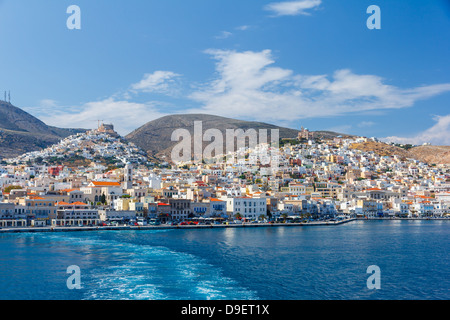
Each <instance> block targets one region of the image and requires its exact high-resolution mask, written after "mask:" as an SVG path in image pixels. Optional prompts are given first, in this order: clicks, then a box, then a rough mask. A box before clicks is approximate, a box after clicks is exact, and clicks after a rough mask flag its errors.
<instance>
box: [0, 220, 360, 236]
mask: <svg viewBox="0 0 450 320" xmlns="http://www.w3.org/2000/svg"><path fill="white" fill-rule="evenodd" d="M355 220H357V219H356V218H348V219H343V220H336V221H311V222H290V223H280V222H274V223H265V222H262V223H224V224H211V225H195V224H194V225H164V224H162V225H144V226H128V225H127V226H81V227H79V226H59V227H11V228H2V229H0V233H11V232H14V233H18V232H74V231H102V230H118V231H119V230H163V229H211V228H262V227H265V228H271V227H308V226H336V225H341V224H344V223H348V222H351V221H355Z"/></svg>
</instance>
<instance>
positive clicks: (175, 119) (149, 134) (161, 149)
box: [125, 114, 298, 159]
mask: <svg viewBox="0 0 450 320" xmlns="http://www.w3.org/2000/svg"><path fill="white" fill-rule="evenodd" d="M194 121H202V129H203V132H205V131H206V130H208V129H218V130H220V131H221V132H222V134H223V137H224V140H225V136H226V135H225V132H226V129H234V130H235V129H243V130H248V129H255V130H256V131H257V132H258V130H259V129H267V134H268V138H267V140H268V142H270V129H279V136H280V138H296V137H297V134H298V130H294V129H289V128H283V127H278V126H275V125H272V124H267V123H262V122H255V121H243V120H236V119H231V118H225V117H219V116H214V115H207V114H178V115H170V116H165V117H162V118H159V119H156V120H153V121H150V122H148V123H147V124H145V125H143V126H142V127H140V128H138V129H136V130H135V131H133V132H131V133H130V134H128V135H127V136H126V137H125V138H126V139H127V140H129V141H131V142H133V143H135V144H136V145H137V146H139V147H140V148H142V149H144V150H146V151H147V152H148V154H149V156H150V157H155V158H158V159H163V158H164V157H166V158H167V157H169V156H170V153H171V150H172V148H173V146H174V145H176V144H177V143H178V142H173V141H171V136H172V133H173V132H174V131H175V130H176V129H187V130H188V131H189V132H190V134H191V136H193V133H194ZM209 143H210V142H205V143H204V146H206V145H208V144H209ZM224 144H225V141H224ZM224 150H225V146H224Z"/></svg>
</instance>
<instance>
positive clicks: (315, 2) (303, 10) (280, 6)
mask: <svg viewBox="0 0 450 320" xmlns="http://www.w3.org/2000/svg"><path fill="white" fill-rule="evenodd" d="M321 3H322V1H321V0H300V1H284V2H272V3H269V4H268V5H266V6H265V7H264V9H265V10H267V11H272V12H273V13H274V16H277V17H279V16H296V15H308V14H309V12H308V11H307V10H310V9H313V8H316V7H318V6H319V5H320V4H321Z"/></svg>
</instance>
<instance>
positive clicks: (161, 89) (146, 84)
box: [131, 71, 181, 95]
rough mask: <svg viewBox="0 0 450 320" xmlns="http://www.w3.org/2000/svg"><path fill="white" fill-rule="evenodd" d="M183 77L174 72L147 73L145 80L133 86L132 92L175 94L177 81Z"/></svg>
mask: <svg viewBox="0 0 450 320" xmlns="http://www.w3.org/2000/svg"><path fill="white" fill-rule="evenodd" d="M180 76H181V75H179V74H177V73H174V72H172V71H155V72H153V73H147V74H145V75H144V78H143V79H142V80H141V81H140V82H138V83H135V84H132V85H131V88H132V90H134V91H136V92H138V91H142V92H154V93H163V94H168V95H170V94H173V93H174V92H175V91H174V90H175V86H174V84H175V79H176V78H178V77H180Z"/></svg>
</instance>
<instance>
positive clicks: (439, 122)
mask: <svg viewBox="0 0 450 320" xmlns="http://www.w3.org/2000/svg"><path fill="white" fill-rule="evenodd" d="M434 120H435V121H436V124H434V125H433V126H432V127H431V128H429V129H427V130H425V131H423V132H420V133H418V134H416V135H414V136H410V137H398V136H391V137H386V138H382V140H384V141H386V142H395V143H402V144H413V145H419V144H423V143H431V144H433V145H447V146H448V145H450V114H448V115H446V116H435V117H434Z"/></svg>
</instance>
